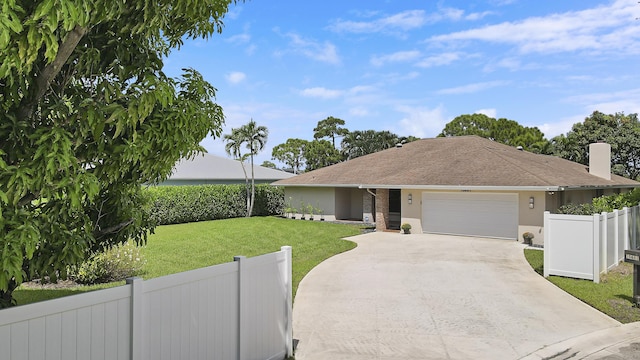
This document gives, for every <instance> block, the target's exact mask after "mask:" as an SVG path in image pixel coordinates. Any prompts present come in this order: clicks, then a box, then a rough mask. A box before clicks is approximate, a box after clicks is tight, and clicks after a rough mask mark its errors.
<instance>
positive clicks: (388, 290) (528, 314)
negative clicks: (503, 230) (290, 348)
mask: <svg viewBox="0 0 640 360" xmlns="http://www.w3.org/2000/svg"><path fill="white" fill-rule="evenodd" d="M349 240H352V241H355V242H357V243H358V247H357V248H356V249H354V250H352V251H349V252H347V253H344V254H340V255H338V256H335V257H333V258H331V259H328V260H327V261H325V262H323V263H322V264H320V265H319V266H317V267H316V268H315V269H313V270H312V271H311V272H310V273H309V274H308V275H307V276H306V277H305V278H304V279H303V281H302V282H301V284H300V287H299V288H298V293H297V295H296V299H295V304H294V309H293V315H294V318H293V330H294V338H295V339H297V340H298V345H297V350H296V360H314V359H354V360H356V359H357V360H360V359H363V360H364V359H394V360H397V359H465V360H466V359H519V358H521V357H524V356H526V355H527V354H530V353H531V352H533V351H535V350H537V349H540V348H541V347H543V346H546V345H550V344H554V343H557V342H559V341H562V340H566V339H569V338H572V337H575V336H579V335H583V334H586V333H589V332H592V331H596V330H600V329H605V328H610V327H614V326H618V325H619V323H618V322H617V321H615V320H613V319H611V318H609V317H607V316H606V315H604V314H602V313H600V312H598V311H596V310H594V309H592V308H591V307H589V306H587V305H585V304H584V303H582V302H580V301H579V300H576V299H575V298H573V297H572V296H570V295H568V294H566V293H565V292H563V291H562V290H559V289H558V288H556V287H555V286H553V285H552V284H550V283H549V282H547V281H546V280H544V279H543V278H542V277H540V276H538V275H537V274H536V273H535V272H534V271H533V270H531V267H530V266H529V265H528V264H527V262H526V260H525V259H524V256H523V254H522V249H523V246H522V245H520V244H518V243H516V242H515V241H508V240H493V239H479V238H469V237H456V236H442V235H422V234H412V235H401V234H396V233H371V234H366V235H359V236H355V237H353V238H350V239H349ZM294 251H295V250H294Z"/></svg>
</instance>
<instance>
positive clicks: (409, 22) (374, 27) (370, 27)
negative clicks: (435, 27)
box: [328, 7, 490, 36]
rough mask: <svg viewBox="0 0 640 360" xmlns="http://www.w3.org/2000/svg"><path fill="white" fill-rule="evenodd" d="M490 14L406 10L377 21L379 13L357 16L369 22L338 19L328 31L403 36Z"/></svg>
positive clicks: (450, 9) (455, 10) (449, 9)
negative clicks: (436, 25)
mask: <svg viewBox="0 0 640 360" xmlns="http://www.w3.org/2000/svg"><path fill="white" fill-rule="evenodd" d="M489 14H490V12H483V13H472V14H468V15H465V13H464V10H462V9H456V8H445V7H440V8H438V10H437V11H435V12H432V13H427V12H426V11H424V10H405V11H402V12H399V13H397V14H393V15H384V16H380V17H378V18H376V19H371V18H373V17H374V16H376V15H378V13H367V14H357V15H366V16H361V17H363V18H367V19H371V20H367V21H353V20H343V19H337V20H335V21H333V23H332V24H331V25H330V26H328V29H329V30H331V31H334V32H338V33H357V34H374V33H383V34H395V35H401V36H403V35H404V34H402V32H406V31H410V30H414V29H419V28H422V27H423V26H425V25H427V24H434V23H437V22H440V21H447V20H448V21H458V20H462V19H465V20H478V19H481V18H483V17H485V16H487V15H489Z"/></svg>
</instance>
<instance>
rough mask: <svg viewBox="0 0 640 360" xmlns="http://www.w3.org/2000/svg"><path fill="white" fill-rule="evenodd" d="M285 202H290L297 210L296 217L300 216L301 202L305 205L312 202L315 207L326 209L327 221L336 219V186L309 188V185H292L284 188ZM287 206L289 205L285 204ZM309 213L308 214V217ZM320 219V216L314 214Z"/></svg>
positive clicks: (325, 217)
mask: <svg viewBox="0 0 640 360" xmlns="http://www.w3.org/2000/svg"><path fill="white" fill-rule="evenodd" d="M284 201H285V204H288V203H290V204H291V206H292V207H294V208H295V209H296V210H297V211H296V218H298V219H299V218H300V217H301V215H302V213H301V211H300V206H301V203H302V204H304V206H307V205H308V204H311V205H312V206H313V207H314V208H320V209H322V210H323V211H324V219H325V220H326V221H334V220H335V219H336V191H335V189H334V188H309V187H290V186H287V187H285V189H284ZM285 206H287V205H285ZM308 216H309V215H307V218H308ZM314 219H316V220H319V219H320V217H319V216H314Z"/></svg>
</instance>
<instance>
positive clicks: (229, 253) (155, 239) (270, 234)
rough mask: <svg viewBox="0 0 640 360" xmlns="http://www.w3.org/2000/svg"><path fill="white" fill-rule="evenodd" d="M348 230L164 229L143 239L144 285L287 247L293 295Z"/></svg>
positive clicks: (347, 244)
mask: <svg viewBox="0 0 640 360" xmlns="http://www.w3.org/2000/svg"><path fill="white" fill-rule="evenodd" d="M359 233H360V229H359V228H358V227H356V226H352V225H341V224H332V223H325V222H319V221H301V220H291V219H282V218H276V217H252V218H238V219H228V220H215V221H205V222H197V223H189V224H178V225H165V226H159V227H158V228H156V231H155V234H153V235H150V236H149V240H148V242H147V245H146V246H145V247H144V249H143V254H144V256H145V258H146V260H147V264H146V266H145V273H144V274H143V275H142V277H143V278H145V279H151V278H156V277H160V276H164V275H169V274H174V273H178V272H182V271H187V270H193V269H197V268H201V267H206V266H211V265H216V264H221V263H225V262H230V261H233V257H234V256H235V255H244V256H246V257H252V256H256V255H262V254H266V253H270V252H274V251H279V250H280V247H281V246H285V245H290V246H292V260H293V270H292V272H293V274H292V275H293V294H294V296H295V293H296V290H297V288H298V284H299V283H300V281H301V280H302V278H303V277H304V276H305V275H306V274H307V273H308V272H309V271H311V269H313V268H314V267H315V266H316V265H318V264H319V263H321V262H322V261H323V260H325V259H327V258H329V257H331V256H333V255H336V254H339V253H342V252H344V251H347V250H350V249H353V248H354V247H355V246H356V244H355V243H353V242H351V241H345V240H341V239H342V238H344V237H348V236H353V235H357V234H359ZM122 284H124V281H121V282H117V283H110V284H102V285H96V286H77V287H74V288H69V289H40V288H35V289H25V288H20V289H18V290H16V292H15V293H14V294H15V297H16V299H17V300H18V304H19V305H23V304H28V303H31V302H36V301H42V300H47V299H52V298H56V297H61V296H67V295H73V294H77V293H80V292H85V291H92V290H96V289H100V288H105V287H112V286H118V285H122Z"/></svg>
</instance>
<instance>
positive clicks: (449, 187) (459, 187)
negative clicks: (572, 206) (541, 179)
mask: <svg viewBox="0 0 640 360" xmlns="http://www.w3.org/2000/svg"><path fill="white" fill-rule="evenodd" d="M358 187H359V188H360V189H417V190H455V191H465V190H468V191H471V190H476V191H560V190H561V188H560V186H478V185H473V186H470V185H379V184H378V185H373V184H371V185H368V184H362V185H359V186H358Z"/></svg>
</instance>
